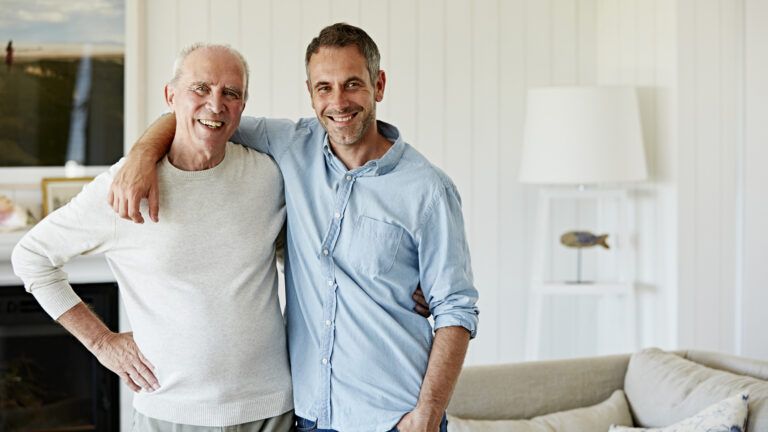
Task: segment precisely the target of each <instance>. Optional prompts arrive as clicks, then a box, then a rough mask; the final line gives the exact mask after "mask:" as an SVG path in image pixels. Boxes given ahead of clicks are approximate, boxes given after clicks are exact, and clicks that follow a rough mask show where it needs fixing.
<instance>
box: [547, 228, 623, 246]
mask: <svg viewBox="0 0 768 432" xmlns="http://www.w3.org/2000/svg"><path fill="white" fill-rule="evenodd" d="M606 240H608V234H603V235H595V234H592V233H591V232H589V231H568V232H567V233H565V234H563V235H561V236H560V243H562V244H563V246H567V247H571V248H579V249H581V248H585V247H592V246H598V245H599V246H602V247H604V248H606V249H610V248H611V247H610V246H608V242H607V241H606Z"/></svg>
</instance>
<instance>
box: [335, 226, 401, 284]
mask: <svg viewBox="0 0 768 432" xmlns="http://www.w3.org/2000/svg"><path fill="white" fill-rule="evenodd" d="M402 238H403V229H402V228H401V227H399V226H397V225H392V224H389V223H386V222H381V221H377V220H376V219H372V218H369V217H368V216H363V215H360V217H358V219H357V223H356V224H355V229H354V235H353V237H352V239H351V241H350V242H349V246H348V250H347V257H348V259H349V262H350V264H351V265H352V267H353V268H354V269H355V270H358V271H360V272H363V273H367V274H383V273H386V272H388V271H390V270H391V269H392V265H393V264H394V263H395V257H396V255H397V250H398V248H399V247H400V241H401V240H402Z"/></svg>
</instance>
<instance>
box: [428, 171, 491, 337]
mask: <svg viewBox="0 0 768 432" xmlns="http://www.w3.org/2000/svg"><path fill="white" fill-rule="evenodd" d="M419 234H420V235H419V274H420V282H421V289H422V291H424V296H425V298H426V299H427V302H428V303H429V307H430V310H431V312H432V315H433V316H434V319H435V330H437V329H439V328H441V327H449V326H460V327H464V328H465V329H467V330H468V331H469V333H470V337H473V338H474V337H475V335H476V334H477V323H478V313H479V311H478V308H477V299H478V292H477V290H476V289H475V287H474V284H473V280H472V265H471V260H470V256H469V247H468V245H467V239H466V235H465V233H464V217H463V216H462V213H461V198H460V197H459V194H458V191H456V188H455V186H453V185H452V184H448V185H445V186H444V187H443V188H441V189H440V190H439V191H438V192H437V193H436V194H435V196H434V198H433V199H432V202H431V203H430V205H429V207H428V208H427V211H426V214H425V218H424V220H423V222H422V224H421V226H420V229H419Z"/></svg>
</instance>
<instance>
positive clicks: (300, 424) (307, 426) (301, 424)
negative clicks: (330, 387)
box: [296, 414, 448, 432]
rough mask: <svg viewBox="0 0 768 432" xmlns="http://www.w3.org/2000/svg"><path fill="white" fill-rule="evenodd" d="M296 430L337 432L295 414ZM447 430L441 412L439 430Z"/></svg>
mask: <svg viewBox="0 0 768 432" xmlns="http://www.w3.org/2000/svg"><path fill="white" fill-rule="evenodd" d="M296 431H297V432H337V431H335V430H333V429H318V428H317V422H316V421H314V420H307V419H305V418H303V417H299V416H296ZM447 431H448V418H447V417H446V416H445V414H443V419H442V420H441V421H440V432H447ZM389 432H398V431H397V428H396V427H395V428H392V430H390V431H389Z"/></svg>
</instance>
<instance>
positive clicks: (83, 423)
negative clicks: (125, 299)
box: [0, 283, 120, 432]
mask: <svg viewBox="0 0 768 432" xmlns="http://www.w3.org/2000/svg"><path fill="white" fill-rule="evenodd" d="M73 288H74V289H75V292H77V294H78V295H79V296H80V298H82V299H83V301H84V302H85V303H86V304H87V305H88V306H89V307H91V309H92V310H93V311H94V312H95V313H96V315H98V316H99V317H100V318H101V319H102V320H103V321H104V323H105V324H106V325H107V327H109V328H110V330H112V331H117V329H118V316H117V314H118V312H117V284H115V283H97V284H75V285H73ZM119 416H120V398H119V381H118V377H117V375H115V374H114V373H112V372H111V371H109V370H108V369H106V368H105V367H103V366H102V365H101V364H100V363H99V362H98V361H97V360H96V358H95V357H94V356H93V354H91V353H90V352H89V351H88V350H87V349H86V348H85V347H84V346H83V345H82V344H80V342H79V341H78V340H77V339H75V337H74V336H72V335H70V334H69V333H68V332H67V331H66V330H65V329H64V328H63V327H62V326H61V325H59V324H58V323H56V322H55V321H53V320H52V319H51V317H50V316H48V314H46V313H45V311H43V309H42V308H41V307H40V305H39V304H38V303H37V301H36V300H35V299H34V297H32V295H30V294H29V293H27V292H25V291H24V288H23V287H18V286H15V287H10V286H3V287H0V431H7V432H43V431H57V432H63V431H99V432H101V431H104V432H109V431H114V432H117V431H118V430H119Z"/></svg>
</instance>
